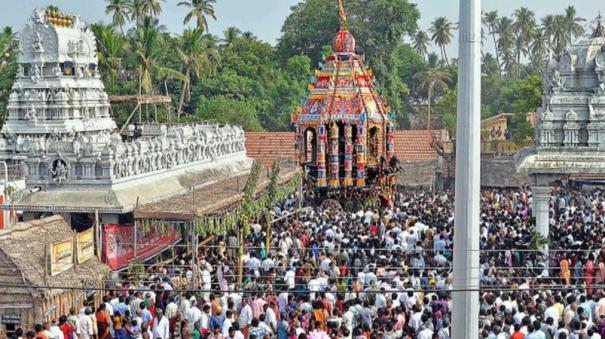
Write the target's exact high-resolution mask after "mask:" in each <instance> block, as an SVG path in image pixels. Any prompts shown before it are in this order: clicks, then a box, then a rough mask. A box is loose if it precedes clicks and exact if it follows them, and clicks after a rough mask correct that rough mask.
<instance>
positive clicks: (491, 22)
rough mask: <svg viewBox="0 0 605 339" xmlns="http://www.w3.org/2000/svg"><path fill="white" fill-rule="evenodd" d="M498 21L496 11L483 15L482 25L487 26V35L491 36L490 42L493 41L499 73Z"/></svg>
mask: <svg viewBox="0 0 605 339" xmlns="http://www.w3.org/2000/svg"><path fill="white" fill-rule="evenodd" d="M498 20H499V19H498V11H491V12H487V13H485V14H483V24H484V25H485V26H487V28H488V31H489V34H491V35H492V40H493V41H494V50H495V51H496V62H497V63H498V71H499V72H501V69H500V67H501V66H500V53H498V40H497V39H496V32H497V27H498Z"/></svg>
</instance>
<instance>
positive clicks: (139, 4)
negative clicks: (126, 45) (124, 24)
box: [128, 0, 145, 25]
mask: <svg viewBox="0 0 605 339" xmlns="http://www.w3.org/2000/svg"><path fill="white" fill-rule="evenodd" d="M128 13H129V14H130V20H131V21H134V22H135V23H136V24H137V25H138V24H140V23H141V21H142V20H143V18H144V17H145V0H130V4H129V5H128Z"/></svg>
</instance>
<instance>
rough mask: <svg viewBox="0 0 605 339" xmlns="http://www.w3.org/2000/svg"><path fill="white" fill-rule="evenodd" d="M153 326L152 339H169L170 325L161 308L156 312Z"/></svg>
mask: <svg viewBox="0 0 605 339" xmlns="http://www.w3.org/2000/svg"><path fill="white" fill-rule="evenodd" d="M153 324H154V325H153V338H154V339H170V324H169V323H168V318H166V317H165V316H164V312H163V311H162V309H161V308H160V309H158V310H157V311H156V317H155V320H154V322H153Z"/></svg>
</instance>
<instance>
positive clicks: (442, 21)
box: [429, 17, 454, 66]
mask: <svg viewBox="0 0 605 339" xmlns="http://www.w3.org/2000/svg"><path fill="white" fill-rule="evenodd" d="M452 29H453V26H452V23H451V22H450V21H449V20H448V19H447V18H446V17H439V18H437V19H435V21H433V23H432V24H431V28H430V29H429V32H430V33H431V34H432V36H431V40H433V42H435V44H436V45H437V46H439V49H440V50H441V58H442V59H443V60H445V62H446V63H447V65H448V66H449V64H450V62H449V60H448V58H447V51H446V50H445V47H446V46H447V45H449V44H450V43H451V42H452V38H453V37H454V35H453V34H452Z"/></svg>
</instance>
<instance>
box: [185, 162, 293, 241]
mask: <svg viewBox="0 0 605 339" xmlns="http://www.w3.org/2000/svg"><path fill="white" fill-rule="evenodd" d="M255 163H256V162H255ZM261 169H262V167H261V166H260V163H258V165H253V166H252V170H251V171H250V176H249V177H248V181H247V182H246V186H245V188H244V201H243V202H242V204H240V205H239V206H238V207H236V208H234V209H232V210H229V211H225V212H222V213H218V214H215V215H212V216H205V217H201V218H197V219H196V220H195V221H193V229H194V230H195V232H196V233H197V234H198V235H199V236H201V237H207V236H209V235H220V234H225V233H227V232H228V231H231V230H235V229H237V228H238V227H239V226H241V227H243V233H244V236H247V235H248V234H249V232H250V222H249V221H250V218H251V217H253V216H255V215H258V214H259V213H260V212H261V211H264V210H265V211H266V210H267V209H269V208H271V207H272V206H273V204H274V203H275V202H278V201H283V200H285V199H286V198H287V197H288V196H289V195H290V194H291V193H292V192H295V191H296V190H297V189H298V187H299V186H300V183H301V180H302V177H301V175H300V174H297V175H296V176H294V177H293V178H292V180H290V181H289V182H287V183H285V184H283V185H278V184H277V182H278V179H279V164H277V165H275V164H274V165H273V170H272V175H271V182H272V183H273V185H271V184H270V185H269V188H268V189H267V191H266V192H265V193H264V194H262V195H261V196H260V197H258V198H256V199H254V190H255V188H256V184H254V185H252V184H253V183H254V182H257V181H258V175H259V174H260V171H261ZM253 175H254V176H253ZM250 177H252V180H251V179H250ZM249 184H250V185H249ZM271 186H272V187H271ZM246 197H250V198H249V200H246Z"/></svg>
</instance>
